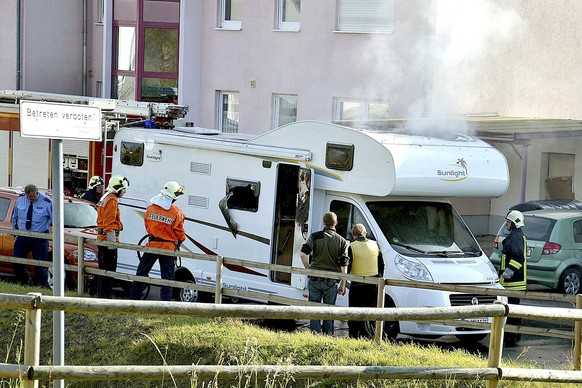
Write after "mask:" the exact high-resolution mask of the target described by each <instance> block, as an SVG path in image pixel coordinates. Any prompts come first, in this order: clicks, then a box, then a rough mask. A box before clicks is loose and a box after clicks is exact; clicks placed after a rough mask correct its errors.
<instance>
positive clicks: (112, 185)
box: [107, 175, 129, 193]
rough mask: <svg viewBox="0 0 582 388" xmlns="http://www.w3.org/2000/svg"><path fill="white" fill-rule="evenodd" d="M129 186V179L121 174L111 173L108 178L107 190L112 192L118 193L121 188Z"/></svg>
mask: <svg viewBox="0 0 582 388" xmlns="http://www.w3.org/2000/svg"><path fill="white" fill-rule="evenodd" d="M128 187H129V181H128V180H127V178H126V177H124V176H123V175H113V176H112V177H111V179H109V185H108V186H107V190H109V191H111V192H113V193H119V192H120V191H121V190H126V189H127V188H128Z"/></svg>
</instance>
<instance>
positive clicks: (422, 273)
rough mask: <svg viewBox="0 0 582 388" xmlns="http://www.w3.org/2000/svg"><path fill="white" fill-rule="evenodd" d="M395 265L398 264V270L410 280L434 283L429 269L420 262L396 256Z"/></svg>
mask: <svg viewBox="0 0 582 388" xmlns="http://www.w3.org/2000/svg"><path fill="white" fill-rule="evenodd" d="M394 264H396V268H398V269H399V270H400V272H402V275H404V277H406V278H408V279H410V280H418V281H421V282H432V276H431V274H430V272H428V269H427V268H426V267H425V266H424V265H423V264H422V263H419V262H418V261H412V260H408V259H405V258H404V257H402V256H400V255H396V258H395V259H394Z"/></svg>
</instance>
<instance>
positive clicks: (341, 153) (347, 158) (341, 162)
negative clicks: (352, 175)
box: [325, 143, 354, 171]
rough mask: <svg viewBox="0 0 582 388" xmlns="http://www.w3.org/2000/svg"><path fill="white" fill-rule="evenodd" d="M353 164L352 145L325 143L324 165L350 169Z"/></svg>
mask: <svg viewBox="0 0 582 388" xmlns="http://www.w3.org/2000/svg"><path fill="white" fill-rule="evenodd" d="M353 166H354V145H353V144H334V143H327V146H326V150H325V167H327V168H333V169H335V170H342V171H351V170H352V167H353Z"/></svg>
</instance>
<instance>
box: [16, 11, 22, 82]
mask: <svg viewBox="0 0 582 388" xmlns="http://www.w3.org/2000/svg"><path fill="white" fill-rule="evenodd" d="M22 5H23V4H22V0H18V1H17V2H16V90H20V87H21V78H22V74H21V69H20V67H21V60H22V50H21V43H22V42H21V40H22V36H21V34H20V22H21V18H22Z"/></svg>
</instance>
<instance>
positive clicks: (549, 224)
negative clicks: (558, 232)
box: [523, 216, 556, 241]
mask: <svg viewBox="0 0 582 388" xmlns="http://www.w3.org/2000/svg"><path fill="white" fill-rule="evenodd" d="M524 221H525V226H524V227H523V234H525V237H526V238H528V239H530V240H537V241H548V240H549V239H550V234H551V233H552V229H553V228H554V225H555V224H556V220H551V219H549V218H540V217H527V216H526V217H525V220H524Z"/></svg>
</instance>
